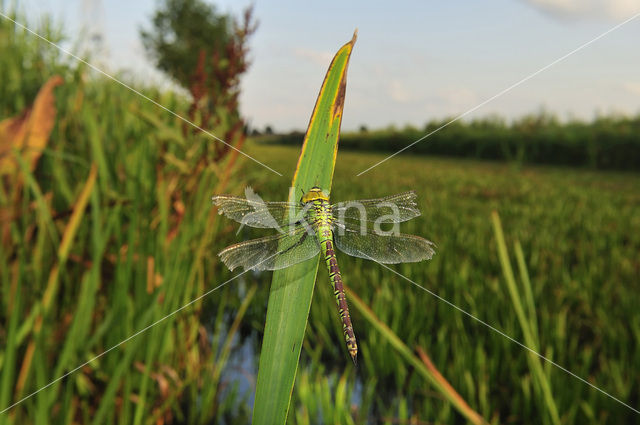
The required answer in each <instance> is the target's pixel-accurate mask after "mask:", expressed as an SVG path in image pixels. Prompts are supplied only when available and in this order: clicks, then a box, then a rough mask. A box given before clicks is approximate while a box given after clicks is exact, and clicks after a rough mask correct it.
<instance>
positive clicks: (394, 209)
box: [331, 191, 420, 223]
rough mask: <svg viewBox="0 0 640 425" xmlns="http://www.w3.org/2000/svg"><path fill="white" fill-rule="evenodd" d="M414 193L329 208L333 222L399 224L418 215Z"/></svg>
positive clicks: (358, 201) (349, 202)
mask: <svg viewBox="0 0 640 425" xmlns="http://www.w3.org/2000/svg"><path fill="white" fill-rule="evenodd" d="M416 197H417V195H416V193H415V192H414V191H409V192H404V193H399V194H397V195H391V196H386V197H384V198H378V199H361V200H357V201H346V202H339V203H337V204H334V205H332V206H331V210H332V214H333V217H334V219H335V220H337V221H339V222H345V223H360V222H361V221H365V222H370V223H373V222H376V221H378V222H379V223H401V222H403V221H407V220H411V219H412V218H414V217H418V216H419V215H420V210H419V209H418V206H417V204H416Z"/></svg>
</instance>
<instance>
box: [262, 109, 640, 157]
mask: <svg viewBox="0 0 640 425" xmlns="http://www.w3.org/2000/svg"><path fill="white" fill-rule="evenodd" d="M449 121H450V119H444V120H442V121H431V122H429V123H427V124H426V125H425V127H424V128H422V129H419V128H416V127H411V126H407V127H404V128H402V129H397V128H395V127H389V128H386V129H380V130H363V129H360V131H358V132H346V133H343V134H342V136H341V138H340V147H341V148H342V149H356V150H368V151H380V152H396V151H398V150H400V149H402V148H404V147H406V146H408V145H410V144H411V143H413V142H415V141H416V140H418V139H420V138H422V137H424V136H425V135H427V134H429V133H431V132H433V131H434V130H436V129H438V128H439V127H441V126H443V125H444V124H446V123H447V122H449ZM303 136H304V134H303V133H299V132H293V133H290V134H287V135H278V136H277V137H272V138H269V139H267V140H268V141H270V142H272V143H279V144H300V143H301V142H302V138H303ZM405 152H406V153H407V154H411V153H420V154H427V155H442V156H454V157H466V158H478V159H492V160H505V161H515V162H518V163H536V164H559V165H572V166H586V167H591V168H599V169H619V170H640V115H638V116H635V117H622V116H621V117H617V116H607V117H598V118H596V119H595V120H593V121H591V122H583V121H569V122H561V121H560V120H558V119H557V118H556V117H555V116H553V115H550V114H548V113H541V114H537V115H528V116H525V117H523V118H521V119H518V120H515V121H513V122H511V123H507V122H506V121H505V120H504V119H502V118H498V117H487V118H482V119H476V120H473V121H468V122H466V121H456V122H454V123H452V124H449V125H447V126H446V127H445V128H443V129H441V130H439V131H436V132H435V133H434V134H431V135H430V136H429V137H427V138H426V139H424V140H422V141H421V142H419V143H417V144H416V145H414V146H412V147H411V148H409V149H407V150H406V151H405Z"/></svg>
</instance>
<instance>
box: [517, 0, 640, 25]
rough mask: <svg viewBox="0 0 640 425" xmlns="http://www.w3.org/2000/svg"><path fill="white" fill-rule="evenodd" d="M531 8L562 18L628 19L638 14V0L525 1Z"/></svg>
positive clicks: (639, 9) (639, 5)
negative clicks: (603, 17)
mask: <svg viewBox="0 0 640 425" xmlns="http://www.w3.org/2000/svg"><path fill="white" fill-rule="evenodd" d="M525 1H527V2H528V3H530V4H532V5H533V6H535V7H537V8H539V9H541V10H544V11H545V12H549V13H551V14H553V15H558V16H562V17H569V18H573V17H584V16H587V17H602V16H605V17H608V18H613V19H617V20H621V19H626V18H630V17H631V16H633V15H635V14H636V13H638V12H640V0H525Z"/></svg>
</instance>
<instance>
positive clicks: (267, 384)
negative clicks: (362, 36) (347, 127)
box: [253, 34, 356, 424]
mask: <svg viewBox="0 0 640 425" xmlns="http://www.w3.org/2000/svg"><path fill="white" fill-rule="evenodd" d="M355 40H356V34H354V36H353V39H352V40H351V41H350V42H349V43H347V44H345V45H344V46H343V47H342V48H340V50H339V51H338V53H336V55H335V57H334V58H333V61H332V62H331V65H330V66H329V70H328V71H327V74H326V76H325V79H324V82H323V84H322V88H321V89H320V94H319V95H318V99H317V100H316V105H315V108H314V110H313V113H312V115H311V120H310V121H309V127H308V129H307V134H306V135H305V138H304V142H303V146H302V153H301V154H300V159H299V160H298V166H297V169H296V173H295V175H294V177H293V183H292V185H291V187H292V189H291V190H290V193H289V201H291V202H297V201H298V200H299V199H300V196H301V195H302V193H303V192H306V191H308V190H309V189H311V188H312V187H313V186H318V187H321V188H322V189H324V190H326V191H330V188H331V180H332V178H333V170H334V167H335V160H336V154H337V151H338V137H339V135H340V123H341V121H342V109H343V107H344V96H345V91H346V83H347V80H346V78H347V65H348V63H349V57H350V56H351V51H352V49H353V45H354V43H355ZM317 269H318V257H316V258H312V259H310V260H307V261H304V262H302V263H300V264H296V265H294V266H292V267H288V268H286V269H283V270H277V271H275V272H274V274H273V280H272V283H271V292H270V295H269V305H268V307H267V319H266V323H265V329H264V339H263V342H262V352H261V354H260V365H259V369H258V381H257V385H256V398H255V404H254V408H253V423H255V424H284V423H285V422H286V419H287V413H288V411H289V402H290V401H291V393H292V391H293V383H294V381H295V377H296V371H297V368H298V360H299V358H300V349H301V347H302V341H303V339H304V332H305V328H306V325H307V317H308V315H309V309H310V307H311V298H312V296H313V287H314V283H315V278H316V272H317Z"/></svg>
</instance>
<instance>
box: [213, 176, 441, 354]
mask: <svg viewBox="0 0 640 425" xmlns="http://www.w3.org/2000/svg"><path fill="white" fill-rule="evenodd" d="M213 203H214V204H215V205H217V207H218V213H219V214H224V215H226V216H227V217H229V218H231V219H233V220H235V221H237V222H239V223H241V224H243V225H247V226H250V227H258V228H273V229H278V230H279V233H278V234H275V235H272V236H266V237H263V238H259V239H252V240H248V241H245V242H240V243H237V244H235V245H231V246H229V247H227V248H225V249H224V250H223V251H222V252H220V254H219V256H220V258H221V259H222V262H223V263H224V264H225V265H226V266H227V267H228V268H229V269H230V270H234V269H235V268H237V267H243V268H244V270H277V269H282V268H285V267H289V266H291V265H293V264H296V263H300V262H302V261H304V260H307V259H310V258H312V257H315V256H316V255H318V253H320V252H322V255H323V257H324V260H325V263H326V264H327V268H328V270H329V279H330V281H331V286H332V287H333V292H334V295H335V297H336V303H337V305H338V311H339V313H340V319H341V320H342V329H343V332H344V337H345V340H346V343H347V350H348V351H349V355H350V356H351V358H352V359H353V361H354V363H355V361H356V356H357V353H358V345H357V343H356V337H355V334H354V332H353V325H352V324H351V317H350V316H349V309H348V307H347V300H346V297H345V294H344V288H343V284H342V277H341V274H340V269H339V267H338V260H337V258H336V253H335V250H334V243H335V246H337V247H338V249H339V250H340V251H342V252H344V253H346V254H349V255H351V256H354V257H360V258H365V259H368V260H373V261H376V262H379V263H383V264H397V263H407V262H416V261H422V260H428V259H431V257H432V256H433V254H434V246H435V245H434V244H433V242H430V241H428V240H426V239H423V238H421V237H419V236H414V235H405V234H401V233H398V232H397V231H394V230H391V231H389V230H387V231H383V230H382V229H381V228H380V225H383V224H384V225H386V226H387V227H388V226H389V225H393V226H394V229H395V228H396V223H401V222H403V221H407V220H410V219H412V218H414V217H417V216H419V215H420V210H419V209H418V208H417V206H416V193H415V192H413V191H410V192H405V193H400V194H398V195H392V196H387V197H384V198H379V199H366V200H358V201H348V202H340V203H337V204H333V205H331V204H329V197H328V196H327V195H325V194H324V193H323V191H322V190H321V189H320V188H319V187H314V188H312V189H311V190H310V191H309V192H307V193H306V194H304V195H303V196H302V198H301V199H300V203H299V204H297V203H290V202H264V201H262V200H261V199H259V198H258V199H243V198H237V197H233V196H227V195H220V196H214V197H213Z"/></svg>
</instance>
